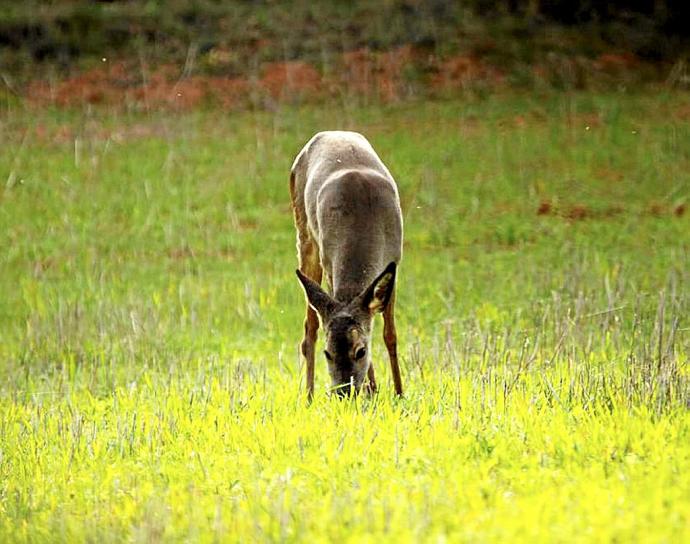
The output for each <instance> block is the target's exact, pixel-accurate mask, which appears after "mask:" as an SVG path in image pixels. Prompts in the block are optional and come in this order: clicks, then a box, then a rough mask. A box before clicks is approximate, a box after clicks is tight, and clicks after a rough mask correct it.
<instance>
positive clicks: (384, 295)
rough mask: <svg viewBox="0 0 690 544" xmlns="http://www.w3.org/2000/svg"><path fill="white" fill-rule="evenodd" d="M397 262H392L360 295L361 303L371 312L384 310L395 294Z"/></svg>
mask: <svg viewBox="0 0 690 544" xmlns="http://www.w3.org/2000/svg"><path fill="white" fill-rule="evenodd" d="M395 269H396V265H395V262H392V263H390V264H389V265H388V266H387V267H386V269H385V270H384V271H383V272H381V274H379V276H378V277H377V278H376V279H375V280H374V281H373V282H372V283H371V285H370V286H369V287H367V289H366V291H364V292H363V293H362V294H361V295H360V300H361V305H362V308H363V309H364V310H367V311H368V312H370V313H372V314H373V313H376V312H382V311H383V310H384V309H385V308H386V305H387V304H388V301H389V300H390V298H391V295H392V294H393V287H394V286H395Z"/></svg>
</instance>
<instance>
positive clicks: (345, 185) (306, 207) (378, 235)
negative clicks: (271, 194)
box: [292, 131, 402, 302]
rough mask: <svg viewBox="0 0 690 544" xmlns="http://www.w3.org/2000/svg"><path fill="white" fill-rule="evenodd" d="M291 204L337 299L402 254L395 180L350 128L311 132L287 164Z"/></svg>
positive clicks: (348, 294)
mask: <svg viewBox="0 0 690 544" xmlns="http://www.w3.org/2000/svg"><path fill="white" fill-rule="evenodd" d="M292 175H293V180H294V192H295V202H294V205H295V206H301V207H302V210H301V211H302V212H303V216H304V217H306V223H307V224H306V225H305V226H302V228H306V229H308V231H309V235H310V237H311V238H312V239H313V240H315V241H316V243H317V245H318V249H319V255H320V260H321V265H322V267H323V270H324V272H325V274H326V278H327V281H328V284H329V286H330V287H331V292H332V294H333V296H334V298H336V299H337V300H340V301H343V302H344V301H349V300H351V299H352V298H353V297H354V296H356V295H357V294H359V293H360V292H361V290H362V289H363V288H364V287H365V286H367V285H368V284H369V283H370V282H371V281H373V279H374V278H375V277H376V276H377V275H378V274H379V273H380V272H381V270H383V268H384V267H385V266H386V265H387V264H388V263H390V262H391V261H395V262H396V263H397V262H399V261H400V259H401V257H402V213H401V210H400V199H399V196H398V189H397V186H396V184H395V180H394V179H393V177H392V176H391V174H390V172H389V171H388V168H386V166H385V165H384V164H383V162H382V161H381V159H380V158H379V157H378V155H377V154H376V152H375V151H374V149H373V148H372V146H371V144H370V143H369V142H368V141H367V140H366V138H364V136H362V135H361V134H358V133H356V132H344V131H330V132H320V133H318V134H317V135H315V136H314V137H313V138H312V139H311V140H310V141H309V142H308V143H307V144H306V145H305V146H304V148H303V149H302V151H301V153H300V154H299V155H298V156H297V158H296V159H295V162H294V164H293V167H292Z"/></svg>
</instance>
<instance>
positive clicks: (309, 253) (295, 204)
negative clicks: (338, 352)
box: [290, 173, 323, 400]
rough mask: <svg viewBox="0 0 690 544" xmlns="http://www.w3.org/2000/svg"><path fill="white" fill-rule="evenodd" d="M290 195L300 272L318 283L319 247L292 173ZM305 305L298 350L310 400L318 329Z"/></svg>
mask: <svg viewBox="0 0 690 544" xmlns="http://www.w3.org/2000/svg"><path fill="white" fill-rule="evenodd" d="M290 195H291V197H292V210H293V212H294V216H295V227H296V229H297V253H298V258H299V269H300V272H302V273H303V274H304V275H305V276H307V277H309V278H311V279H312V280H314V281H315V282H316V283H319V284H320V283H321V277H322V275H323V270H322V269H321V263H320V260H319V247H318V245H317V244H316V241H315V240H314V239H313V238H312V237H311V235H310V234H309V229H308V227H307V218H306V213H305V212H304V204H303V201H302V197H301V195H298V194H297V191H296V187H295V176H294V173H293V174H292V175H291V177H290ZM306 306H307V307H306V317H305V319H304V337H303V339H302V343H301V344H300V350H301V352H302V355H303V356H304V358H305V360H306V363H307V398H308V399H309V400H311V399H312V397H313V396H314V348H315V345H316V338H317V335H318V330H319V318H318V316H317V315H316V312H315V311H314V309H313V308H312V307H311V306H310V305H309V303H308V302H307V305H306Z"/></svg>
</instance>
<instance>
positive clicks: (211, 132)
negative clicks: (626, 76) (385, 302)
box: [0, 93, 690, 542]
mask: <svg viewBox="0 0 690 544" xmlns="http://www.w3.org/2000/svg"><path fill="white" fill-rule="evenodd" d="M685 98H686V97H685V95H683V94H666V95H662V94H655V95H647V94H637V95H625V94H615V95H602V94H576V93H575V94H567V95H558V96H550V95H549V96H542V97H531V96H520V95H511V96H506V97H500V96H493V97H490V98H488V99H485V100H477V99H474V100H473V99H466V100H463V101H447V102H423V103H410V104H405V105H398V106H395V107H385V108H383V107H378V106H373V107H369V108H366V109H360V108H355V107H351V105H350V104H348V103H343V104H341V105H339V106H338V107H334V106H333V105H330V106H323V107H314V108H300V109H293V108H288V109H279V110H278V111H276V112H275V113H274V114H271V115H269V114H267V113H243V114H235V115H225V114H219V113H218V112H216V111H207V112H195V113H186V114H178V115H173V114H160V113H158V114H151V115H145V114H131V115H128V116H126V117H122V116H116V115H109V114H107V113H106V112H105V111H104V110H91V111H88V110H86V111H84V112H79V113H77V112H43V113H30V112H28V111H25V110H23V109H21V108H19V107H18V106H16V105H8V106H7V107H6V109H5V110H4V117H3V132H2V135H3V136H2V138H3V145H2V146H1V147H0V171H2V172H3V186H2V189H0V248H3V251H2V252H0V294H1V295H2V300H1V301H0V338H2V342H0V360H2V366H1V367H0V540H3V541H5V540H12V541H20V542H21V541H27V542H28V541H31V542H36V541H51V542H54V541H65V542H73V541H93V540H102V541H118V542H119V541H122V540H133V541H159V540H163V541H178V540H185V539H187V540H195V541H196V540H203V541H210V540H214V539H219V540H230V541H235V540H236V541H248V540H249V541H252V540H262V541H313V540H315V539H326V540H334V541H346V540H352V541H360V540H364V541H373V540H380V539H386V540H393V539H396V540H401V541H418V540H426V541H437V540H443V539H444V538H447V539H449V540H464V541H502V542H505V541H529V542H533V541H554V540H555V541H560V540H563V541H573V540H587V541H590V540H596V541H613V540H616V541H635V540H639V541H677V542H680V541H684V540H687V539H688V537H689V536H690V534H689V533H688V528H689V527H690V502H689V501H688V496H690V476H689V475H690V446H689V444H690V414H689V412H688V405H689V403H690V374H689V373H688V367H687V362H688V355H689V354H690V332H689V330H688V329H689V327H690V324H689V323H688V315H690V296H689V293H690V289H689V286H690V267H689V266H688V254H689V251H690V245H689V244H690V239H689V238H688V236H687V232H688V230H689V229H688V221H689V219H688V213H687V212H685V211H684V210H685V206H687V204H688V201H689V199H690V180H689V178H688V174H687V172H688V171H690V168H689V167H690V154H689V152H688V150H689V149H690V125H689V124H688V122H687V120H683V119H684V116H685V115H686V113H684V112H686V108H687V106H686V105H685ZM324 128H348V129H356V130H360V131H362V132H364V133H365V134H366V135H367V136H368V137H369V138H370V140H371V141H372V143H373V144H374V146H375V148H376V149H377V150H378V151H379V153H380V155H381V157H382V158H383V159H384V161H386V163H387V164H388V165H389V166H390V168H391V170H392V172H393V173H394V175H395V176H396V179H397V180H398V182H399V185H400V192H401V197H402V201H403V209H404V214H405V233H406V242H405V254H404V258H403V262H402V265H401V270H400V279H399V281H400V283H399V295H398V296H399V303H398V309H399V314H398V323H399V324H398V329H399V330H398V333H399V338H400V348H399V350H400V354H401V356H402V362H403V372H404V374H403V378H404V384H405V387H406V396H405V398H403V399H396V398H394V397H393V395H392V387H391V386H390V385H389V384H388V368H387V362H386V358H385V355H384V353H385V349H384V348H383V346H382V342H377V343H376V345H375V352H374V355H375V362H376V370H377V373H378V375H379V383H380V384H381V385H382V390H381V392H380V394H379V396H378V397H376V398H371V399H370V398H364V397H362V398H358V399H356V400H354V401H352V402H340V401H336V400H333V399H329V398H328V397H327V396H326V393H325V388H326V380H327V376H326V370H325V365H324V364H323V362H322V361H319V364H318V365H317V390H318V394H317V396H316V399H315V402H314V403H313V404H312V405H311V406H307V405H306V401H305V398H304V396H303V393H302V392H301V389H300V386H301V382H302V381H303V371H302V369H301V366H300V360H299V357H298V353H297V344H298V341H299V340H300V335H301V332H302V326H301V320H302V318H303V311H304V300H303V295H302V292H301V290H300V288H299V285H298V283H297V280H296V279H295V277H294V273H293V270H294V268H295V266H296V256H295V250H294V228H293V226H292V217H291V211H290V208H289V204H288V190H287V178H288V171H289V167H290V164H291V161H292V158H293V157H294V155H295V154H296V153H297V151H299V149H300V148H301V146H302V145H303V143H304V142H305V141H306V140H307V139H308V138H309V137H310V136H311V135H312V134H313V132H315V131H316V130H320V129H324Z"/></svg>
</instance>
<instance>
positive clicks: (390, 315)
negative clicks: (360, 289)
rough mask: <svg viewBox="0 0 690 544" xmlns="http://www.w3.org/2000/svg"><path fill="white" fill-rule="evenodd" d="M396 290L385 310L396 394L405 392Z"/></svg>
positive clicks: (387, 340)
mask: <svg viewBox="0 0 690 544" xmlns="http://www.w3.org/2000/svg"><path fill="white" fill-rule="evenodd" d="M394 313H395V292H393V294H392V295H391V298H390V300H389V301H388V304H387V305H386V308H385V309H384V310H383V341H384V342H385V343H386V349H387V350H388V357H389V359H390V361H391V373H392V374H393V385H394V386H395V393H396V395H400V396H401V395H402V394H403V388H402V380H401V378H400V365H398V335H397V333H396V332H395V317H394Z"/></svg>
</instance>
